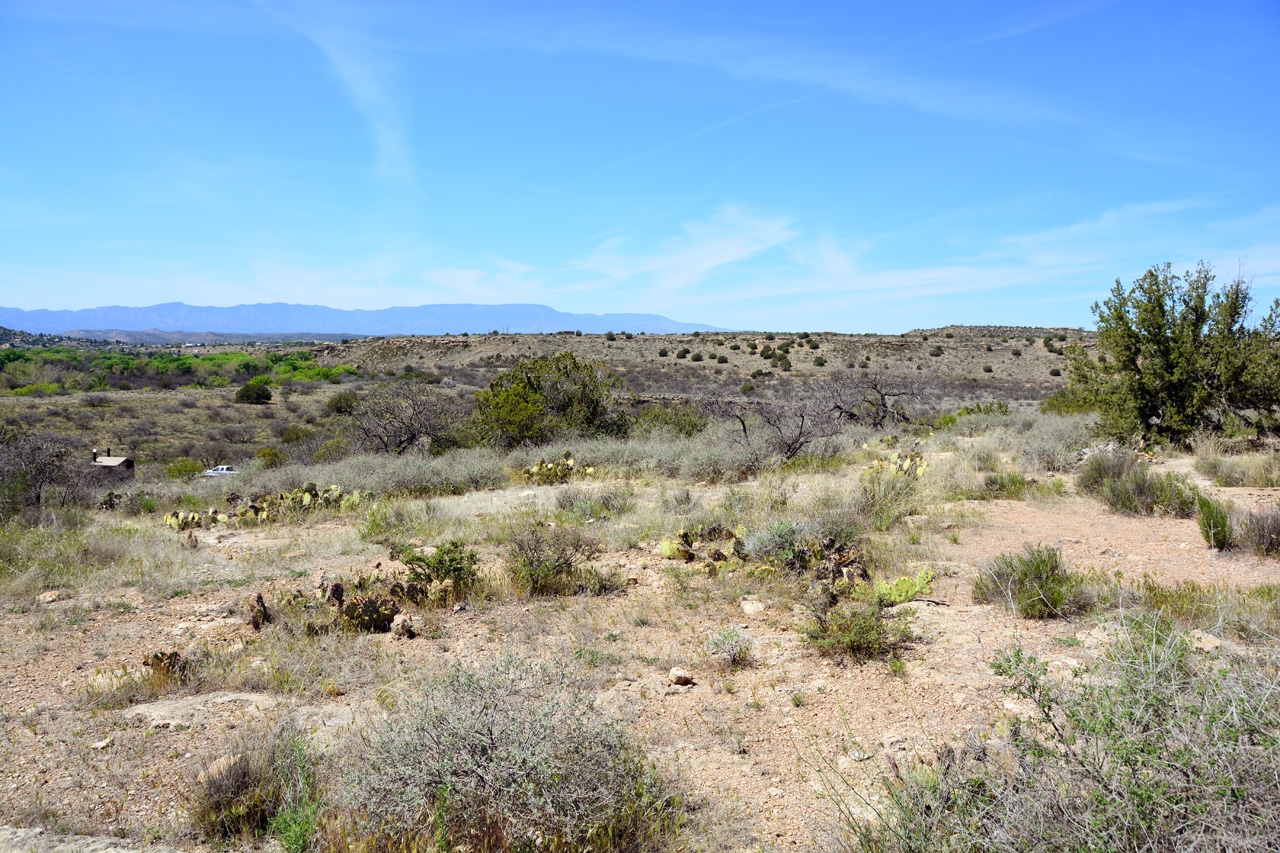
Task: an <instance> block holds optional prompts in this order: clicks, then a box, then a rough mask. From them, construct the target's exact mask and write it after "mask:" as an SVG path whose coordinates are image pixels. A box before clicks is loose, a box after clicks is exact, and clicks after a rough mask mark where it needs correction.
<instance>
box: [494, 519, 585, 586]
mask: <svg viewBox="0 0 1280 853" xmlns="http://www.w3.org/2000/svg"><path fill="white" fill-rule="evenodd" d="M601 549H602V546H601V544H600V543H599V542H598V541H597V540H595V539H593V538H591V537H590V536H587V535H586V534H584V533H582V531H580V530H576V529H574V528H572V527H547V526H546V525H545V524H543V523H541V522H537V521H535V522H533V523H531V524H529V525H528V526H527V527H526V528H525V529H524V530H523V531H522V532H520V533H518V534H516V535H515V536H514V537H513V538H512V539H511V541H510V542H509V543H508V544H507V556H506V570H507V574H508V575H509V576H510V577H511V580H512V582H513V583H514V584H515V586H516V588H517V589H519V590H520V591H521V592H524V593H527V594H528V595H555V594H568V593H575V592H583V591H593V592H599V591H603V590H602V589H601V587H602V585H603V581H604V578H602V577H600V576H599V575H598V573H588V572H585V571H584V570H583V564H584V563H585V562H586V561H587V560H590V559H591V558H592V557H594V556H596V554H598V553H600V551H601Z"/></svg>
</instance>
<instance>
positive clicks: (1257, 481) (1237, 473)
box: [1196, 452, 1280, 489]
mask: <svg viewBox="0 0 1280 853" xmlns="http://www.w3.org/2000/svg"><path fill="white" fill-rule="evenodd" d="M1196 469H1197V470H1198V471H1200V472H1201V473H1202V474H1204V475H1205V476H1207V477H1210V478H1212V479H1213V481H1214V483H1216V484H1217V485H1219V486H1227V487H1230V486H1252V487H1254V488H1258V489H1273V488H1276V487H1278V486H1280V453H1269V454H1264V455H1257V456H1246V457H1224V456H1221V455H1218V454H1216V453H1213V454H1210V453H1200V452H1197V454H1196Z"/></svg>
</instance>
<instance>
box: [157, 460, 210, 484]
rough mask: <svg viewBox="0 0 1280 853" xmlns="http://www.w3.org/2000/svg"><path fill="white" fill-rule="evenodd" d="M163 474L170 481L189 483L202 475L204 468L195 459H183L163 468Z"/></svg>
mask: <svg viewBox="0 0 1280 853" xmlns="http://www.w3.org/2000/svg"><path fill="white" fill-rule="evenodd" d="M165 474H167V475H168V477H169V479H170V480H183V481H185V482H188V483H190V482H192V481H194V480H198V479H199V478H200V477H201V476H202V475H203V474H204V466H203V465H201V464H200V462H198V461H197V460H195V459H186V458H183V459H179V460H177V461H176V462H173V463H172V464H170V465H169V466H168V467H167V468H165Z"/></svg>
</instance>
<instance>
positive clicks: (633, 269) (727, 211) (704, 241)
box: [570, 205, 798, 304]
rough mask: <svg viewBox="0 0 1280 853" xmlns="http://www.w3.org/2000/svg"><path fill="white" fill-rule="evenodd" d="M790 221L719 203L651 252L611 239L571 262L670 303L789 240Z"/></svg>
mask: <svg viewBox="0 0 1280 853" xmlns="http://www.w3.org/2000/svg"><path fill="white" fill-rule="evenodd" d="M791 224H792V220H791V218H790V217H786V216H777V215H768V214H759V213H755V212H752V211H750V210H748V209H746V208H744V207H741V206H737V205H724V206H722V207H721V208H720V209H719V210H718V211H717V212H716V214H715V216H713V217H712V218H711V219H709V220H707V221H705V222H685V223H684V224H683V225H682V226H681V231H682V232H683V233H682V234H681V235H680V236H678V237H673V238H670V239H668V240H665V241H663V242H662V243H661V244H660V245H659V246H657V247H656V248H654V249H652V250H650V251H634V250H629V248H628V243H629V241H627V240H626V239H625V238H613V239H610V240H606V241H605V242H604V243H602V244H600V245H599V246H597V247H596V248H595V249H594V250H593V251H592V252H591V253H590V254H588V255H587V256H585V257H583V258H580V259H578V260H575V261H573V262H572V263H571V264H570V266H571V267H572V268H574V269H578V270H586V271H588V272H593V273H599V274H600V275H603V276H604V277H605V278H606V279H607V280H608V283H609V284H611V285H613V286H618V285H627V287H628V288H631V289H635V290H638V291H642V292H644V293H645V294H646V298H653V299H657V300H659V301H661V302H663V303H666V304H669V303H670V302H671V301H672V300H674V299H675V298H676V297H678V296H682V294H683V293H684V292H685V291H687V290H688V289H689V288H690V287H692V286H694V285H697V284H700V283H701V282H703V281H705V280H706V279H707V277H708V276H710V275H712V274H713V273H714V272H716V271H717V270H721V269H722V268H724V267H726V266H729V265H731V264H734V263H736V262H739V261H742V260H745V259H747V258H749V257H751V256H753V255H756V254H758V253H760V252H763V251H765V250H766V249H770V248H773V247H774V246H778V245H781V244H783V243H786V242H787V241H789V240H791V239H793V238H794V237H796V236H797V234H798V232H797V231H795V230H793V229H792V228H791ZM593 286H595V285H593Z"/></svg>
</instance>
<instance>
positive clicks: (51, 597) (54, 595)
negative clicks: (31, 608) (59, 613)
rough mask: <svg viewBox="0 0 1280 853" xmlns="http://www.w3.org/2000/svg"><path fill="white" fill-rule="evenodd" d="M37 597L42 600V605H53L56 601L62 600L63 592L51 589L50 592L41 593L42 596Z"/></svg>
mask: <svg viewBox="0 0 1280 853" xmlns="http://www.w3.org/2000/svg"><path fill="white" fill-rule="evenodd" d="M36 597H37V598H39V599H40V603H41V604H53V603H54V602H55V601H59V600H61V599H62V590H60V589H51V590H49V591H48V592H42V593H40V595H38V596H36Z"/></svg>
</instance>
